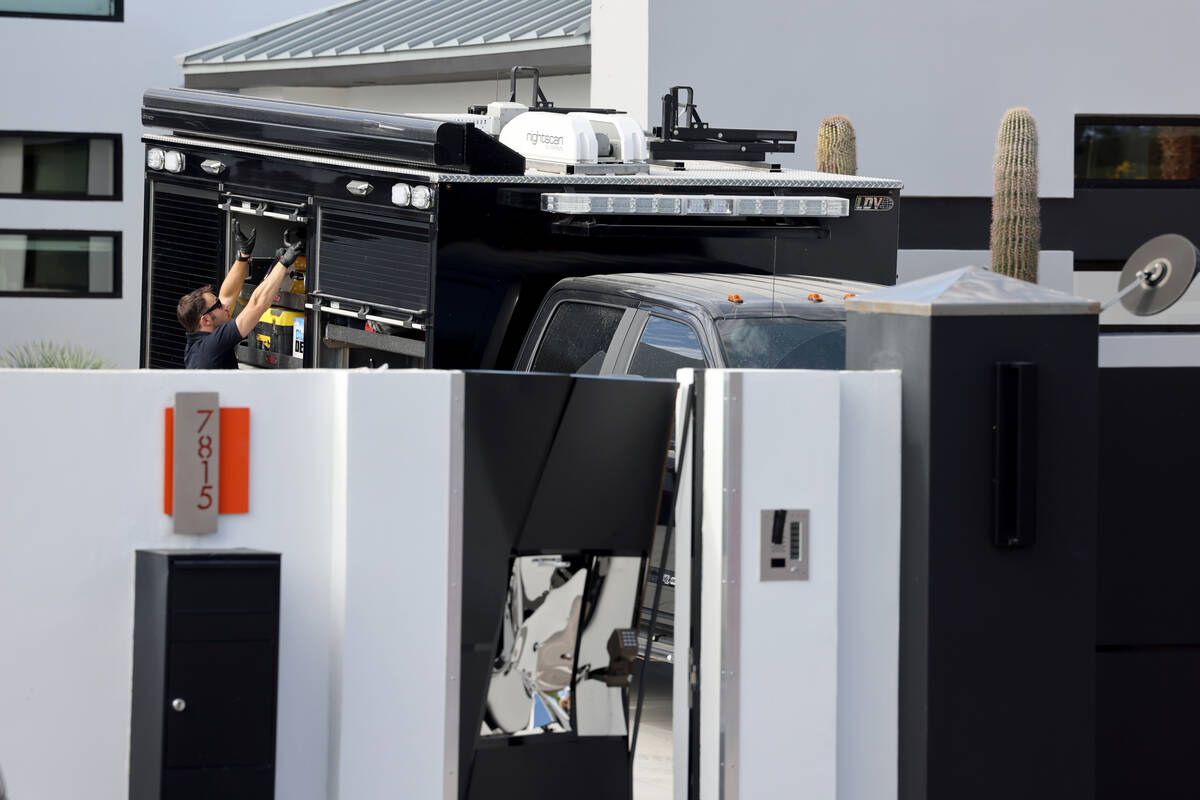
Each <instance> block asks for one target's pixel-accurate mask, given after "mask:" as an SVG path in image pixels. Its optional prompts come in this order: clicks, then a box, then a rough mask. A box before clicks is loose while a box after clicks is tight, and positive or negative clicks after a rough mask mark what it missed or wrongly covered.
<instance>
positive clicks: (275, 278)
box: [249, 262, 288, 305]
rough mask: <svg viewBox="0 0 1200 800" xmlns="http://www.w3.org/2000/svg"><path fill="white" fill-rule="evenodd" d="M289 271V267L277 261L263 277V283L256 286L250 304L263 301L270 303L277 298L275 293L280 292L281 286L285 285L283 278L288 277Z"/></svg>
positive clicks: (257, 303)
mask: <svg viewBox="0 0 1200 800" xmlns="http://www.w3.org/2000/svg"><path fill="white" fill-rule="evenodd" d="M287 273H288V270H287V267H285V266H284V265H283V264H280V263H279V262H276V263H275V266H274V267H272V268H271V271H270V272H268V273H267V277H265V278H263V280H262V283H260V284H259V285H258V286H256V287H255V289H254V293H253V294H251V295H250V303H249V305H259V304H263V303H265V304H266V305H270V304H271V302H272V301H273V300H274V299H275V295H277V294H279V288H280V287H281V286H283V279H284V278H285V277H287Z"/></svg>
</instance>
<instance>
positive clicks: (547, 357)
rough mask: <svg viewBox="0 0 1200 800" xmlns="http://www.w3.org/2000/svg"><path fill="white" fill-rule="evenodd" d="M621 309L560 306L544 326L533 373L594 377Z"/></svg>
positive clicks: (568, 303)
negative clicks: (563, 373)
mask: <svg viewBox="0 0 1200 800" xmlns="http://www.w3.org/2000/svg"><path fill="white" fill-rule="evenodd" d="M624 314H625V309H623V308H617V307H615V306H602V305H598V304H596V303H571V302H567V303H560V304H559V306H558V308H556V309H554V316H553V317H551V318H550V324H548V325H547V326H546V332H545V333H544V334H543V335H542V341H541V342H540V343H539V344H538V350H537V354H536V355H535V356H534V357H533V365H532V366H531V367H530V369H531V370H532V371H533V372H568V373H571V374H574V375H598V374H600V367H601V365H602V364H604V356H605V354H606V353H607V352H608V350H609V345H610V344H611V343H612V338H613V335H614V334H615V333H616V332H617V326H618V325H619V324H620V323H621V317H622V316H623V315H624Z"/></svg>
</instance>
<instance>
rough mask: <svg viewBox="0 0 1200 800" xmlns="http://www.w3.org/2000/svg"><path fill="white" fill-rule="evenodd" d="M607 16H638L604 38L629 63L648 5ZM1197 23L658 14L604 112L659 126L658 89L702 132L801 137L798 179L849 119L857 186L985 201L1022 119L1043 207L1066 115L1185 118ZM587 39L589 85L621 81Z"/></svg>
mask: <svg viewBox="0 0 1200 800" xmlns="http://www.w3.org/2000/svg"><path fill="white" fill-rule="evenodd" d="M602 5H605V6H607V5H608V4H602ZM611 5H613V6H616V7H620V8H625V9H633V11H632V12H631V13H629V14H627V15H626V17H625V20H624V21H625V23H626V25H627V28H626V30H625V31H619V30H618V31H614V34H615V35H616V36H617V37H627V38H628V40H629V41H631V42H633V43H634V47H633V53H632V57H633V58H634V59H636V58H638V52H639V50H640V47H641V45H640V41H641V39H642V38H643V34H642V33H641V32H640V31H639V30H637V26H638V24H639V20H640V10H639V7H640V6H642V5H644V3H643V2H642V0H628V2H619V1H618V0H613V2H612V3H611ZM598 7H599V6H598ZM1131 15H1132V16H1131ZM1196 22H1197V10H1196V7H1195V4H1194V3H1193V2H1191V0H1146V2H1144V3H1140V4H1138V6H1137V7H1136V10H1132V11H1131V9H1130V7H1129V6H1127V5H1125V4H1122V3H1117V2H1114V1H1113V0H1104V1H1103V2H1099V3H1083V2H1079V0H1072V1H1071V2H1061V3H1043V2H1039V0H1016V2H1013V3H1007V4H1002V5H997V4H995V3H988V2H984V0H963V2H939V3H932V4H929V3H926V4H912V3H888V2H883V0H867V1H866V2H862V3H819V4H813V3H806V4H796V3H793V2H787V1H786V0H743V2H736V3H729V2H720V1H719V0H654V2H652V3H650V4H649V18H648V42H649V45H648V48H649V70H648V72H647V74H646V81H647V83H646V85H645V86H643V85H641V84H639V83H637V82H636V81H631V82H630V85H629V86H628V87H627V88H626V91H625V94H624V97H626V98H628V100H626V101H624V102H623V101H622V96H621V95H620V94H619V93H618V92H617V91H616V90H619V88H620V87H619V86H616V87H609V88H611V89H613V90H614V91H613V92H609V91H608V89H606V93H605V96H604V99H605V102H606V103H608V104H611V105H616V106H618V107H620V106H622V105H630V106H633V105H636V104H638V103H642V102H645V103H646V106H645V113H646V114H647V116H648V118H649V119H650V120H651V124H655V122H656V121H657V117H658V116H659V113H660V112H659V109H658V105H659V98H661V96H662V95H663V94H664V93H665V92H666V90H667V88H668V87H670V86H672V85H675V84H686V85H689V86H693V87H695V89H696V100H697V103H698V104H699V110H700V114H701V116H702V117H703V118H704V120H705V121H707V122H709V123H711V124H713V125H719V126H725V127H769V128H788V129H792V128H794V129H796V130H798V132H799V138H798V141H797V143H796V151H797V152H796V155H795V156H794V157H788V156H782V157H780V160H781V161H783V162H784V163H786V164H788V165H794V166H802V167H811V166H812V164H813V161H814V158H813V153H814V150H815V147H816V131H817V125H818V123H819V122H820V120H821V118H822V117H824V116H826V115H829V114H845V115H847V116H849V117H850V119H851V120H852V121H853V123H854V126H855V130H856V132H857V135H858V163H859V173H860V174H862V175H878V176H887V177H897V178H900V179H901V180H903V181H904V182H905V194H907V195H935V196H987V195H990V194H991V191H992V156H993V151H994V148H995V141H996V129H997V127H998V125H999V123H1000V118H1001V116H1002V115H1003V114H1004V111H1005V110H1006V109H1007V108H1010V107H1012V106H1027V107H1029V108H1030V110H1031V111H1032V112H1033V114H1034V116H1035V117H1036V119H1037V122H1038V129H1039V133H1040V141H1041V194H1042V195H1043V196H1045V197H1070V196H1071V195H1072V192H1073V188H1072V187H1073V169H1074V164H1073V160H1074V148H1073V131H1074V115H1075V114H1076V113H1119V114H1148V113H1157V114H1183V113H1192V112H1193V111H1194V108H1193V106H1194V103H1191V102H1190V100H1191V98H1192V96H1193V92H1192V86H1191V80H1190V77H1189V76H1191V75H1192V74H1194V73H1195V72H1196V71H1197V68H1198V67H1200V52H1198V51H1197V49H1196V48H1195V47H1194V46H1193V45H1192V39H1193V32H1194V30H1195V27H1196ZM593 31H594V32H593V37H594V38H593V51H592V70H593V74H595V75H597V76H601V75H606V74H609V73H611V72H615V71H618V70H619V69H620V66H619V64H614V62H620V61H621V60H623V59H625V58H626V55H625V53H623V52H622V50H621V49H620V47H618V46H611V47H609V46H605V44H604V42H603V41H601V37H602V36H603V35H604V28H603V27H602V26H601V25H599V24H596V23H595V22H594V23H593ZM602 86H605V87H608V86H609V85H608V84H604V83H601V82H599V81H598V82H597V88H600V87H602Z"/></svg>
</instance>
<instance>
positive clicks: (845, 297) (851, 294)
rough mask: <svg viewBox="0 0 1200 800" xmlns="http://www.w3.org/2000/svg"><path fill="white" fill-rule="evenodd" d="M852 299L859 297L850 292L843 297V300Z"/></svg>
mask: <svg viewBox="0 0 1200 800" xmlns="http://www.w3.org/2000/svg"><path fill="white" fill-rule="evenodd" d="M851 297H858V295H856V294H855V293H854V292H850V293H849V294H844V295H842V299H843V300H849V299H850V298H851Z"/></svg>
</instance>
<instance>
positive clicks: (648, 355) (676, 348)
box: [629, 317, 706, 378]
mask: <svg viewBox="0 0 1200 800" xmlns="http://www.w3.org/2000/svg"><path fill="white" fill-rule="evenodd" d="M705 366H706V364H705V363H704V350H703V349H701V347H700V337H699V336H697V335H696V331H694V330H692V328H691V326H690V325H686V324H684V323H682V322H676V321H675V320H671V319H666V318H665V317H651V318H650V320H649V321H648V322H647V323H646V327H645V329H643V330H642V336H641V338H640V339H639V340H638V345H637V349H635V350H634V351H633V359H632V360H631V361H630V362H629V374H630V375H641V376H642V377H644V378H674V377H675V370H677V369H688V368H692V369H704V367H705Z"/></svg>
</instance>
